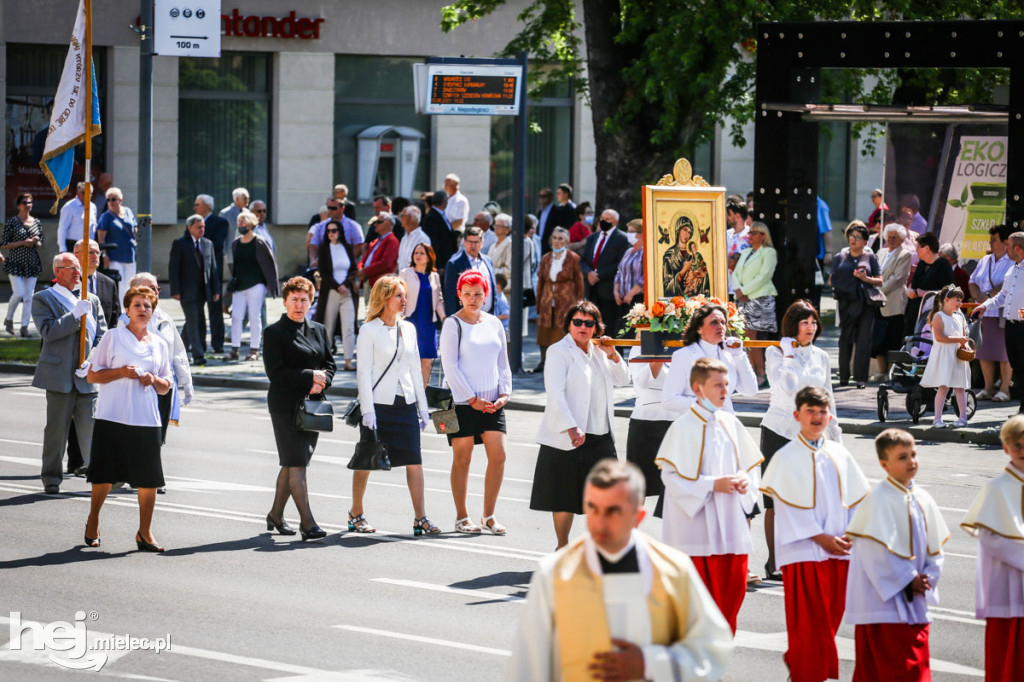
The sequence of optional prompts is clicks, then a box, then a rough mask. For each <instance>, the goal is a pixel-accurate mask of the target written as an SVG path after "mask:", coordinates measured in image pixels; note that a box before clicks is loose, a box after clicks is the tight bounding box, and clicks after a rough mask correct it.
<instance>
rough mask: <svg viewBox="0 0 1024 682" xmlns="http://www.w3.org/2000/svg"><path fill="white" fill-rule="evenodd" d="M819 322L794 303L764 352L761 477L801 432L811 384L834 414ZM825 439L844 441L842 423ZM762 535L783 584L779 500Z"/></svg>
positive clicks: (768, 568) (770, 568)
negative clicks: (800, 404) (802, 395)
mask: <svg viewBox="0 0 1024 682" xmlns="http://www.w3.org/2000/svg"><path fill="white" fill-rule="evenodd" d="M821 329H822V327H821V318H820V317H818V311H817V310H815V309H814V306H812V305H811V303H810V302H809V301H804V300H800V301H794V302H793V304H792V305H790V306H789V308H788V309H787V310H786V314H785V315H783V317H782V340H781V341H779V345H778V346H772V347H771V348H769V349H768V350H767V352H766V353H765V365H766V367H767V371H768V383H770V384H771V386H772V390H771V399H770V401H769V403H768V411H767V412H765V415H764V419H763V420H762V421H761V454H762V455H764V462H762V463H761V473H762V474H763V473H764V472H765V470H766V469H767V468H768V465H769V464H770V463H771V461H772V456H773V455H774V454H775V453H776V452H778V451H779V450H780V449H782V448H783V447H785V446H786V445H787V444H788V443H789V442H790V441H791V440H793V439H795V438H796V437H797V434H798V433H800V424H799V423H798V422H797V421H796V420H795V419H793V410H794V409H795V407H796V394H797V393H799V392H800V391H801V390H802V389H804V388H807V387H808V386H812V387H814V388H820V389H822V390H823V391H825V392H826V393H827V394H828V402H829V413H830V414H833V415H834V414H838V413H837V412H836V399H835V395H834V394H833V393H832V369H831V367H830V366H829V358H828V353H827V352H826V351H825V350H824V349H822V348H818V347H817V346H815V345H814V342H815V341H816V340H817V339H818V337H819V336H821ZM825 437H826V438H828V439H829V440H831V441H834V442H836V443H841V442H842V437H843V435H842V431H841V430H840V428H839V422H838V421H837V420H835V419H833V420H832V421H831V422H829V425H828V428H827V429H825ZM764 536H765V541H766V542H767V543H768V562H767V563H766V564H765V566H764V570H765V577H766V578H767V579H768V580H775V581H778V582H781V581H782V574H781V573H779V570H778V566H777V565H776V563H775V501H774V500H773V499H772V498H771V496H769V495H766V496H765V498H764Z"/></svg>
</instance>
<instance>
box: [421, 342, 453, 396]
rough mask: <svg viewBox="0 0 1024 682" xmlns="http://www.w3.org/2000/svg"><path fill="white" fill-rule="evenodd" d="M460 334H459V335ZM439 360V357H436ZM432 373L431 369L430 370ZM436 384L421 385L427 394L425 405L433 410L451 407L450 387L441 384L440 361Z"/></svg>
mask: <svg viewBox="0 0 1024 682" xmlns="http://www.w3.org/2000/svg"><path fill="white" fill-rule="evenodd" d="M460 336H461V335H460ZM437 359H438V360H439V358H437ZM430 371H431V374H433V371H434V370H433V369H431V370H430ZM437 375H438V376H437V383H438V385H437V386H431V385H429V384H427V385H426V386H424V387H423V392H424V393H425V394H426V396H427V407H429V408H432V409H435V410H448V409H451V407H452V405H453V404H454V399H453V398H452V389H450V388H445V387H443V386H441V385H440V384H441V383H442V382H441V363H440V362H438V365H437Z"/></svg>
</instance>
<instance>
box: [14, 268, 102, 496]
mask: <svg viewBox="0 0 1024 682" xmlns="http://www.w3.org/2000/svg"><path fill="white" fill-rule="evenodd" d="M53 273H54V276H55V278H56V280H57V283H56V284H54V285H53V286H52V287H50V288H49V289H44V290H43V291H40V292H39V293H37V294H36V295H35V296H34V297H32V319H33V320H34V321H35V323H36V329H38V330H39V334H40V335H41V336H42V337H43V347H42V349H41V350H40V352H39V364H38V365H36V372H35V376H33V377H32V385H33V386H35V387H36V388H42V389H44V390H45V391H46V429H45V430H44V431H43V470H42V474H41V478H42V480H43V489H44V490H45V492H46V493H47V494H49V495H55V494H56V493H58V492H60V483H61V481H62V480H63V478H64V477H63V473H62V472H63V467H62V466H61V464H62V463H63V461H64V449H65V447H66V446H67V440H68V427H69V426H70V425H71V419H72V417H74V420H75V430H76V432H77V436H78V445H79V448H80V449H81V451H82V455H83V456H84V459H85V463H86V465H88V464H89V452H90V450H91V448H92V425H93V408H94V406H95V403H96V387H95V386H94V385H93V384H90V383H89V382H88V381H86V380H85V377H84V376H79V374H76V372H75V370H76V369H78V357H79V348H80V343H81V335H80V333H79V332H80V330H81V327H82V325H81V318H82V316H83V315H84V316H85V317H86V339H85V343H86V356H88V355H89V353H90V352H91V351H92V349H93V348H94V347H95V346H96V344H97V343H98V342H99V340H100V339H101V338H102V337H103V334H104V333H106V331H107V322H106V319H105V317H104V315H103V307H102V305H101V304H100V299H99V298H98V297H97V296H96V294H89V295H88V296H89V300H87V301H85V300H82V296H81V292H80V291H79V288H78V287H79V285H80V284H81V281H82V266H81V265H79V263H78V259H77V258H75V257H74V256H73V255H71V254H70V253H62V254H58V255H57V256H55V257H54V259H53Z"/></svg>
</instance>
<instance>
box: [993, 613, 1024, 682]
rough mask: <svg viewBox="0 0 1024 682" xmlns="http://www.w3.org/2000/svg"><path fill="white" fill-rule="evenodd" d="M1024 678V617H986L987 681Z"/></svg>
mask: <svg viewBox="0 0 1024 682" xmlns="http://www.w3.org/2000/svg"><path fill="white" fill-rule="evenodd" d="M1021 679H1024V618H986V619H985V682H1018V681H1019V680H1021Z"/></svg>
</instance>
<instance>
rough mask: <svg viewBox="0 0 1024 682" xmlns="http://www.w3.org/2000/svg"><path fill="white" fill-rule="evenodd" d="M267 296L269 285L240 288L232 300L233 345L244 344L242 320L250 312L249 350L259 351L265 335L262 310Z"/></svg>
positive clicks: (237, 346)
mask: <svg viewBox="0 0 1024 682" xmlns="http://www.w3.org/2000/svg"><path fill="white" fill-rule="evenodd" d="M266 298H267V285H265V284H257V285H255V286H251V287H249V288H248V289H239V290H238V291H236V292H235V294H234V298H233V299H232V301H231V347H232V348H235V349H237V348H239V347H240V346H241V345H242V322H243V320H244V319H245V313H246V311H248V312H249V350H250V351H254V350H255V351H258V350H259V349H260V341H261V340H262V336H263V321H262V317H263V316H262V315H261V314H260V310H261V309H262V308H263V301H264V300H265V299H266Z"/></svg>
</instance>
